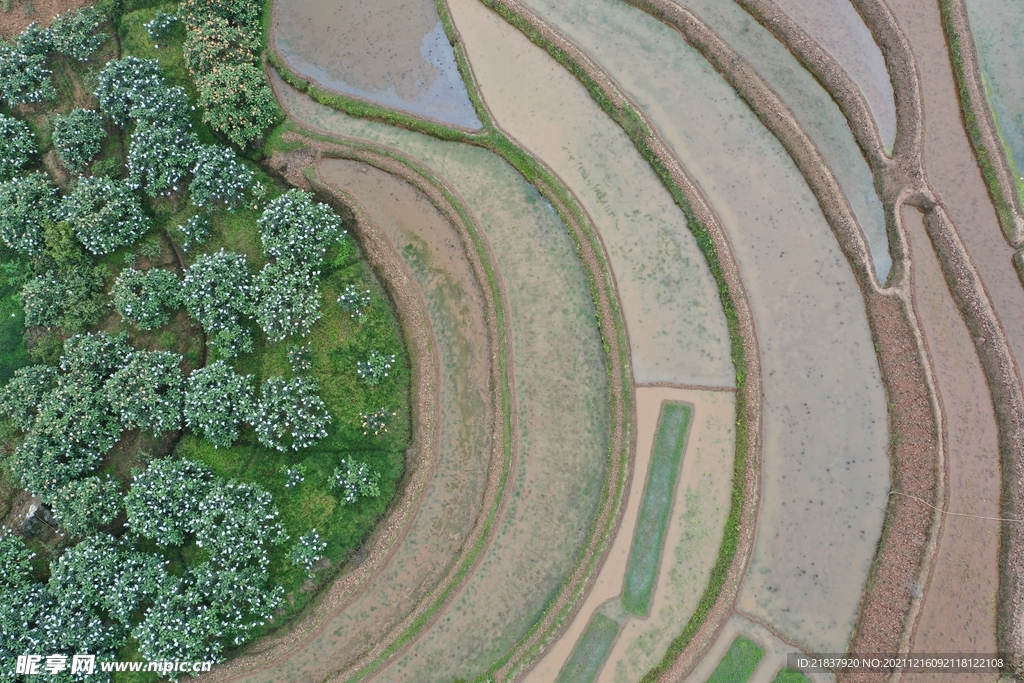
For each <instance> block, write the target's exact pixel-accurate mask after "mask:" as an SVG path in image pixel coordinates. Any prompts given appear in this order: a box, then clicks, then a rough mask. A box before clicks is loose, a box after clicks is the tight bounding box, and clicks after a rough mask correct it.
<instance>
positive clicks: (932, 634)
mask: <svg viewBox="0 0 1024 683" xmlns="http://www.w3.org/2000/svg"><path fill="white" fill-rule="evenodd" d="M903 225H904V228H905V231H906V234H907V237H908V242H909V244H908V246H909V249H910V252H911V254H912V256H913V277H912V279H913V283H914V298H915V303H916V306H915V308H916V310H917V312H918V317H919V320H920V321H921V327H922V332H923V334H924V338H925V343H926V345H927V346H928V349H929V355H930V357H931V359H932V361H933V363H934V367H935V378H936V384H937V386H938V390H939V396H940V398H941V401H942V408H943V415H944V417H945V420H944V422H945V424H944V428H945V429H944V434H945V438H946V450H947V453H948V456H947V458H946V470H947V476H946V482H947V487H946V491H947V496H948V510H949V511H950V512H954V513H958V514H954V515H950V516H944V518H943V520H942V532H941V535H940V538H939V544H938V548H937V552H936V555H935V564H934V569H933V572H932V575H931V578H930V580H929V581H928V584H927V586H922V589H923V590H924V600H923V604H922V606H921V611H920V617H919V621H918V627H917V632H916V634H915V636H914V639H913V641H912V644H911V647H910V651H911V652H996V638H995V634H996V629H995V625H996V593H997V592H998V589H999V529H1000V526H999V522H996V521H991V520H983V519H978V518H971V517H962V516H959V514H970V515H978V516H985V517H998V516H999V512H1000V510H999V496H1000V492H999V455H998V453H999V451H998V428H997V424H996V418H995V414H994V412H993V407H992V399H991V395H990V393H989V391H988V385H987V384H986V382H985V374H984V372H983V371H982V369H981V365H980V363H979V359H978V354H977V353H976V352H975V350H974V345H973V342H972V341H971V335H970V332H969V331H968V329H967V327H966V325H964V324H963V321H962V319H961V318H960V314H959V311H958V310H957V307H956V303H955V302H954V301H953V298H952V297H951V296H950V294H949V291H948V289H947V288H946V283H945V280H944V279H943V274H942V269H941V266H940V265H939V262H938V259H937V258H936V257H935V254H934V251H933V250H932V247H931V243H930V241H929V238H928V234H927V232H926V231H925V227H924V222H923V217H922V215H921V213H920V212H919V211H916V210H914V209H912V208H909V207H908V208H905V209H904V211H903ZM915 678H921V680H922V682H923V680H924V678H931V677H929V676H917V677H915V676H911V677H910V680H914V679H915ZM986 678H988V677H986V676H981V677H980V678H979V677H978V676H970V675H966V674H963V675H959V676H956V677H953V678H950V679H948V680H957V681H979V680H984V679H986Z"/></svg>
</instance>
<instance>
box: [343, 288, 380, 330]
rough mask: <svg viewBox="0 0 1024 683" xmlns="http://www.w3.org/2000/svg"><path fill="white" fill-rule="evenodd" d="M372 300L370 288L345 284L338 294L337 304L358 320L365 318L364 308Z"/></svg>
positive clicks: (367, 306)
mask: <svg viewBox="0 0 1024 683" xmlns="http://www.w3.org/2000/svg"><path fill="white" fill-rule="evenodd" d="M372 301H373V297H371V296H370V290H368V289H359V288H358V287H356V286H355V285H345V289H343V290H341V294H339V295H338V304H339V305H340V306H341V308H342V310H344V311H346V312H348V314H349V315H351V316H352V317H353V318H355V319H356V320H358V321H360V322H362V321H363V320H364V319H365V318H366V309H367V308H369V307H370V303H371V302H372Z"/></svg>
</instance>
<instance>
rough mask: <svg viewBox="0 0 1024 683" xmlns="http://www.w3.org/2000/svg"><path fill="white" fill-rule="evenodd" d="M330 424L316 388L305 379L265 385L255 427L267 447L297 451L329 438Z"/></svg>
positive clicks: (279, 380)
mask: <svg viewBox="0 0 1024 683" xmlns="http://www.w3.org/2000/svg"><path fill="white" fill-rule="evenodd" d="M330 422H331V416H330V414H329V413H328V412H327V406H326V404H324V402H323V400H322V399H321V398H320V397H319V396H318V395H317V393H316V385H315V384H313V383H312V382H311V381H309V380H307V379H305V378H303V377H295V378H293V379H291V380H285V379H284V378H283V377H271V378H270V379H268V380H267V381H266V382H265V383H264V384H263V392H262V396H261V397H260V400H259V401H258V402H257V404H256V411H255V415H254V417H253V421H252V425H253V427H254V428H255V429H256V436H257V437H258V438H259V440H260V443H262V444H263V445H264V446H267V447H268V448H276V449H277V450H279V451H284V450H287V449H288V448H289V447H291V448H292V449H293V450H296V451H297V450H299V449H301V448H308V447H309V446H311V445H313V444H314V443H315V442H316V441H318V440H320V439H323V438H324V437H326V436H327V425H329V424H330Z"/></svg>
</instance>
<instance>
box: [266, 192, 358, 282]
mask: <svg viewBox="0 0 1024 683" xmlns="http://www.w3.org/2000/svg"><path fill="white" fill-rule="evenodd" d="M256 225H257V227H258V228H259V230H260V239H261V240H262V242H263V251H264V253H266V254H267V255H268V256H272V257H274V258H276V259H277V260H278V261H279V262H281V263H282V264H287V265H288V266H289V267H291V268H293V269H295V270H298V269H302V268H309V269H314V268H316V267H318V266H319V265H320V263H321V262H322V261H323V258H324V255H325V254H326V253H327V249H328V248H330V246H331V245H332V244H334V243H335V242H337V241H338V240H339V239H341V238H342V237H343V236H344V235H345V231H344V230H342V229H341V218H340V217H339V216H338V214H336V213H334V211H333V210H332V209H331V207H329V206H327V205H326V204H321V203H319V202H314V201H313V195H311V194H310V193H308V192H303V191H302V190H289V191H288V192H286V193H284V194H283V195H281V196H280V197H278V198H277V199H275V200H273V201H272V202H270V204H268V205H267V208H266V209H265V210H264V211H263V215H261V216H260V218H259V220H258V221H257V222H256Z"/></svg>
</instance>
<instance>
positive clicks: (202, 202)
mask: <svg viewBox="0 0 1024 683" xmlns="http://www.w3.org/2000/svg"><path fill="white" fill-rule="evenodd" d="M192 175H193V178H192V185H191V186H190V188H189V194H190V196H191V198H192V203H193V204H195V205H196V206H198V207H200V208H206V207H208V206H216V207H221V206H222V207H224V208H226V209H228V210H229V211H234V210H235V209H237V208H238V207H240V206H243V205H244V204H245V194H246V191H247V190H248V189H249V187H250V186H251V185H252V184H253V180H254V177H255V176H254V174H253V172H252V170H251V169H250V168H249V167H248V166H246V165H245V164H243V163H242V162H241V161H239V160H238V158H237V157H236V156H235V152H234V150H233V149H231V148H230V147H224V146H221V145H206V146H203V147H200V148H199V152H198V154H197V155H196V165H195V168H193V169H192Z"/></svg>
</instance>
